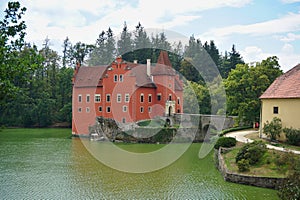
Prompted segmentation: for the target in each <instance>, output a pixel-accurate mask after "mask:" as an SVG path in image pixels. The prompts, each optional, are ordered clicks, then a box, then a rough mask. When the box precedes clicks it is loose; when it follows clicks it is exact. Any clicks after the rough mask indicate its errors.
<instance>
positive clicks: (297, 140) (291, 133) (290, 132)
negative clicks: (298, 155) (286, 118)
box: [283, 128, 300, 146]
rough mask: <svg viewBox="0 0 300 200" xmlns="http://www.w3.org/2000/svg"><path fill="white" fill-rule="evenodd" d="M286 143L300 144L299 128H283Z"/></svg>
mask: <svg viewBox="0 0 300 200" xmlns="http://www.w3.org/2000/svg"><path fill="white" fill-rule="evenodd" d="M283 132H284V133H285V136H286V139H287V143H288V144H292V145H298V146H300V129H294V128H284V129H283Z"/></svg>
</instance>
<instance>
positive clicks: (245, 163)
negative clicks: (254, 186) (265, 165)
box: [237, 159, 250, 172]
mask: <svg viewBox="0 0 300 200" xmlns="http://www.w3.org/2000/svg"><path fill="white" fill-rule="evenodd" d="M237 165H238V168H239V171H240V172H245V171H249V169H250V164H249V160H246V159H242V160H240V161H238V162H237Z"/></svg>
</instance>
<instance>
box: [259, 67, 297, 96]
mask: <svg viewBox="0 0 300 200" xmlns="http://www.w3.org/2000/svg"><path fill="white" fill-rule="evenodd" d="M260 98H261V99H271V98H273V99H275V98H280V99H283V98H300V64H298V65H296V66H295V67H294V68H292V69H291V70H289V71H287V72H286V73H284V74H283V75H281V76H279V77H278V78H277V79H276V80H275V81H274V82H273V83H272V84H271V85H270V87H269V88H268V89H267V90H266V91H265V92H264V93H263V94H262V95H261V96H260Z"/></svg>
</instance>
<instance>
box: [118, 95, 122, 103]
mask: <svg viewBox="0 0 300 200" xmlns="http://www.w3.org/2000/svg"><path fill="white" fill-rule="evenodd" d="M121 101H122V95H121V94H117V102H118V103H121Z"/></svg>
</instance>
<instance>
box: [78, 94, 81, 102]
mask: <svg viewBox="0 0 300 200" xmlns="http://www.w3.org/2000/svg"><path fill="white" fill-rule="evenodd" d="M81 101H82V96H81V94H80V95H78V102H79V103H81Z"/></svg>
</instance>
